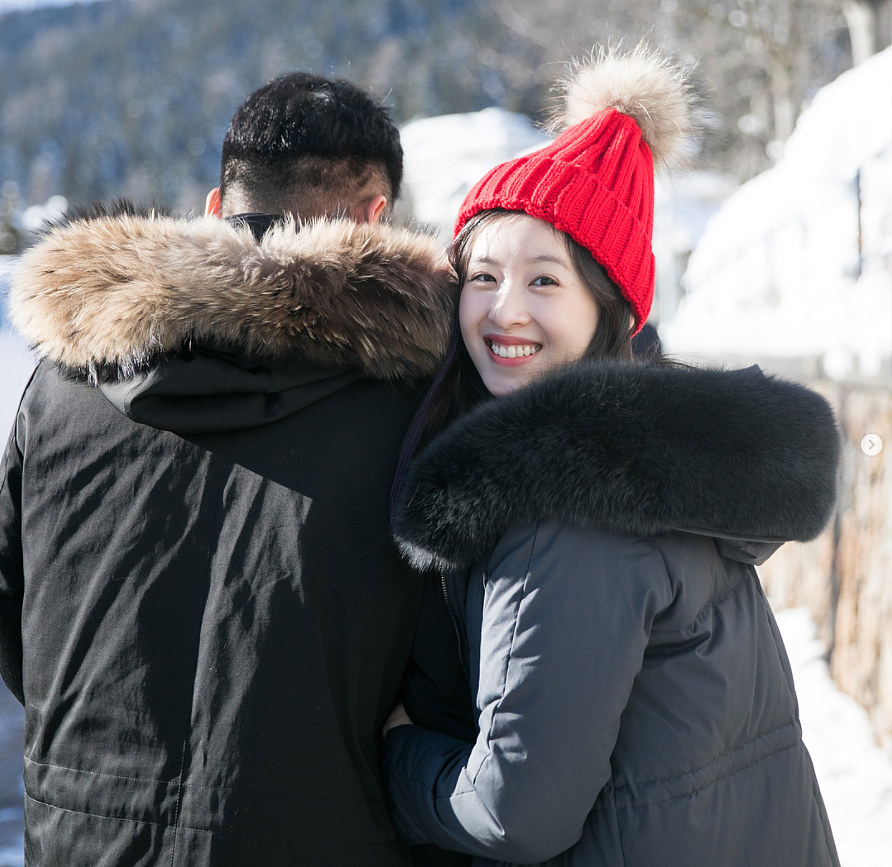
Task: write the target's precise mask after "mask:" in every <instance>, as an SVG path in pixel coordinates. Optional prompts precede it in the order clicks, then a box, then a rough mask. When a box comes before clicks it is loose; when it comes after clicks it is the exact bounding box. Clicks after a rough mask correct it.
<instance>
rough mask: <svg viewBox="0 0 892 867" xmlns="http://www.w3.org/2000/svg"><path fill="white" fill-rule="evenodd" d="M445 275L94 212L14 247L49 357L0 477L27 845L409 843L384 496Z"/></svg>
mask: <svg viewBox="0 0 892 867" xmlns="http://www.w3.org/2000/svg"><path fill="white" fill-rule="evenodd" d="M450 294H451V289H450V287H449V280H448V275H447V273H446V272H445V271H444V270H442V268H441V267H440V264H439V250H438V249H437V247H436V246H435V245H434V244H433V242H432V241H431V240H430V239H428V238H425V237H421V236H416V235H412V234H410V233H408V232H400V231H396V230H393V229H389V228H387V227H368V226H365V227H362V226H355V225H353V224H352V223H348V222H342V223H322V224H316V225H312V226H308V227H305V228H303V229H302V230H301V231H300V232H298V233H295V228H294V226H293V225H285V226H282V227H280V228H278V229H274V230H273V231H271V232H270V233H268V234H267V235H266V236H265V237H264V238H263V240H262V242H260V243H258V242H257V241H256V240H255V239H254V238H253V237H252V236H251V233H250V232H249V231H248V230H247V229H244V228H239V227H238V226H232V225H228V224H226V223H224V222H221V221H217V220H213V219H204V220H196V221H192V222H186V221H178V220H171V219H167V218H152V217H145V218H143V217H128V216H108V217H105V216H101V217H97V218H95V219H87V220H84V221H82V222H78V223H74V224H72V225H69V226H67V227H64V228H59V229H56V230H54V231H53V232H52V233H51V234H50V235H49V236H48V237H47V238H46V239H45V240H43V241H42V242H41V243H40V244H38V246H37V247H36V248H34V249H33V250H32V251H30V252H29V253H28V254H27V256H26V257H25V260H24V263H23V265H22V267H21V268H20V270H19V272H18V274H17V277H16V280H15V282H14V285H13V289H12V293H11V305H10V306H11V312H12V317H13V320H14V322H15V323H16V324H17V326H18V328H19V329H20V331H21V332H22V333H23V334H24V335H25V336H26V337H27V338H28V339H29V340H30V341H31V343H32V344H33V345H34V346H35V347H36V349H37V351H38V352H39V353H40V354H41V355H42V356H43V357H44V359H45V360H44V361H43V362H42V363H41V364H40V365H39V367H38V369H37V371H36V372H35V374H34V376H33V377H32V379H31V381H30V383H29V385H28V387H27V389H26V391H25V394H24V397H23V399H22V403H21V406H20V407H19V411H18V415H17V418H16V423H15V428H14V430H13V432H12V435H11V437H10V439H9V443H8V446H7V448H6V451H5V454H4V456H3V464H2V477H0V600H2V601H0V633H2V642H0V644H2V646H0V652H2V653H0V660H2V673H3V676H4V678H5V680H6V682H7V683H8V684H9V686H10V688H11V689H12V690H13V691H14V692H15V693H16V694H17V695H18V697H19V698H20V700H22V701H23V702H24V704H25V709H26V719H25V798H26V809H25V828H26V863H28V864H29V865H58V867H88V865H89V867H98V865H121V867H123V865H127V867H133V865H149V864H152V865H155V864H164V865H213V867H223V865H232V867H245V865H253V864H257V865H264V867H273V865H332V867H334V865H337V867H344V865H356V867H371V865H381V867H398V865H406V864H411V863H412V856H411V854H410V850H409V849H408V847H407V846H405V844H403V843H402V842H400V841H399V840H398V839H397V837H396V835H395V833H394V831H393V829H392V827H391V824H390V822H389V820H388V816H387V812H386V809H385V805H384V801H383V795H382V789H381V777H380V770H379V763H380V748H381V744H380V735H379V732H380V729H381V725H382V724H383V721H384V719H385V718H386V717H387V714H388V713H389V711H390V710H391V708H392V707H393V705H394V704H395V703H396V701H397V700H398V697H399V693H400V684H401V679H402V677H403V673H404V669H405V666H406V661H407V658H408V655H409V649H410V645H411V641H412V636H413V634H414V628H415V621H416V618H417V613H418V609H419V605H420V595H421V586H422V584H421V582H420V581H419V576H418V575H417V574H416V573H414V572H413V571H412V570H411V569H410V568H409V567H408V566H407V565H406V563H405V562H404V561H401V559H400V558H399V556H398V553H397V551H396V548H395V547H394V545H393V544H392V543H391V541H390V540H389V534H388V514H389V512H388V498H389V494H390V487H391V482H392V478H393V472H394V467H395V464H396V460H397V455H398V453H399V449H400V446H401V442H402V439H403V436H404V432H405V430H406V427H407V425H408V423H409V422H410V421H411V418H412V415H413V412H414V410H415V408H416V403H417V397H418V385H417V384H416V378H417V377H419V376H424V375H428V374H429V373H430V372H431V371H432V370H433V368H434V366H435V364H436V358H437V355H438V353H439V352H440V351H442V349H443V348H444V341H445V338H446V335H447V332H448V325H449V319H450V309H451V298H450ZM90 380H92V383H98V384H99V386H100V387H94V384H92V383H91V382H90Z"/></svg>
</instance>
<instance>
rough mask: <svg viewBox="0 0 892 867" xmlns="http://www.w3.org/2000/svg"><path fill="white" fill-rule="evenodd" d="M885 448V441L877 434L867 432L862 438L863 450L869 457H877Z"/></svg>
mask: <svg viewBox="0 0 892 867" xmlns="http://www.w3.org/2000/svg"><path fill="white" fill-rule="evenodd" d="M882 450H883V441H882V440H881V439H880V438H879V437H878V436H877V435H876V434H867V436H865V437H864V439H862V440H861V451H862V452H864V454H866V455H867V456H868V457H871V458H872V457H875V456H876V455H878V454H879V453H880V452H881V451H882Z"/></svg>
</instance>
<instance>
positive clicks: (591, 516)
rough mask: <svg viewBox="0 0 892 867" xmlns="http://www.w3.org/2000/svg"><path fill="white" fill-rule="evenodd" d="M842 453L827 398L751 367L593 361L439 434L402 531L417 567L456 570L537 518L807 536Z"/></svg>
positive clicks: (762, 536) (828, 500) (408, 487)
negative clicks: (722, 368)
mask: <svg viewBox="0 0 892 867" xmlns="http://www.w3.org/2000/svg"><path fill="white" fill-rule="evenodd" d="M839 455H840V439H839V432H838V430H837V427H836V422H835V419H834V416H833V411H832V410H831V409H830V407H829V405H828V404H827V402H826V401H825V400H824V399H823V398H822V397H820V396H819V395H818V394H816V393H815V392H813V391H810V390H809V389H807V388H804V387H803V386H801V385H797V384H795V383H792V382H788V381H785V380H781V379H776V378H773V377H767V376H764V375H763V374H762V373H761V371H759V369H758V368H756V367H753V368H749V369H747V370H741V371H720V370H691V369H682V368H672V367H662V366H640V365H636V364H617V363H615V362H613V363H611V362H596V363H591V362H584V363H581V364H578V365H576V366H575V367H572V368H568V369H566V370H564V371H561V372H560V373H557V374H553V375H551V376H548V377H546V378H543V379H542V380H540V381H538V382H536V383H535V384H533V385H532V386H530V387H527V388H524V389H522V390H520V391H517V392H515V393H513V394H511V395H508V396H507V397H503V398H500V399H497V400H491V401H488V402H487V403H485V404H484V405H482V406H480V407H478V408H477V409H476V410H474V411H473V412H471V413H469V414H468V415H467V416H465V417H464V418H462V419H460V420H459V421H457V422H456V423H455V424H453V425H452V426H451V427H450V428H448V429H447V430H446V431H445V432H443V433H442V434H440V435H439V436H438V437H437V438H436V439H435V440H434V441H433V442H432V443H431V444H430V445H429V446H428V447H427V448H426V449H425V450H424V452H423V453H422V455H421V456H420V457H419V458H418V459H416V460H415V461H414V462H413V463H412V465H411V466H410V469H409V471H408V473H407V475H406V477H405V479H404V480H403V484H402V488H401V491H400V496H399V501H398V505H397V509H396V512H395V516H394V529H395V532H396V535H397V538H398V541H399V542H400V545H401V547H402V549H403V551H404V553H406V555H407V556H408V557H410V558H411V559H412V560H413V562H415V564H416V565H419V566H430V565H439V566H441V567H446V568H454V567H467V566H468V565H470V564H471V563H473V562H475V561H479V560H482V559H485V558H486V557H487V556H488V555H489V553H490V552H491V551H492V549H493V548H494V547H495V545H496V543H497V542H498V540H499V539H500V538H501V537H502V536H503V535H504V534H505V533H506V532H507V531H508V530H510V529H511V528H513V527H519V526H523V525H525V524H529V523H531V522H533V521H536V520H539V519H545V520H556V521H561V522H564V523H570V524H573V525H576V526H581V527H601V528H605V529H608V530H612V531H616V532H621V533H633V534H640V535H654V534H659V533H663V532H666V531H670V530H681V531H686V532H691V533H697V534H705V535H710V536H716V537H720V538H725V539H737V540H744V539H745V540H758V541H764V542H783V541H788V540H791V539H796V540H800V541H806V540H809V539H812V538H814V537H815V536H817V535H818V534H819V533H820V532H821V530H822V529H823V528H824V526H825V525H826V523H827V522H828V520H829V519H830V516H831V515H832V513H833V510H834V507H835V503H836V485H837V471H838V463H839Z"/></svg>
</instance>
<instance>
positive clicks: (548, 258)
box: [528, 253, 567, 268]
mask: <svg viewBox="0 0 892 867" xmlns="http://www.w3.org/2000/svg"><path fill="white" fill-rule="evenodd" d="M528 261H529V262H534V263H539V262H551V263H552V264H554V265H561V266H563V267H564V268H566V267H567V263H566V262H564V260H563V259H561V258H559V257H558V256H552V255H551V254H550V253H542V254H541V255H539V256H533V257H532V258H531V259H529V260H528Z"/></svg>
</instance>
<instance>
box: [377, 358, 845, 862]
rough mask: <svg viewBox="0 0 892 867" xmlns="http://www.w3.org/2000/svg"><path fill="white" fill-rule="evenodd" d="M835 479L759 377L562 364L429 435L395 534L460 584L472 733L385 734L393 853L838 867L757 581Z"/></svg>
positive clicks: (416, 694)
mask: <svg viewBox="0 0 892 867" xmlns="http://www.w3.org/2000/svg"><path fill="white" fill-rule="evenodd" d="M459 456H460V457H459ZM838 458H839V440H838V434H837V430H836V426H835V423H834V420H833V416H832V412H831V411H830V408H829V407H828V406H827V404H826V402H825V401H824V400H823V399H822V398H820V397H819V396H818V395H816V394H814V393H813V392H810V391H808V390H807V389H804V388H802V387H801V386H798V385H795V384H793V383H789V382H783V381H779V380H774V379H771V378H767V377H764V376H762V375H761V374H760V373H759V372H758V370H757V369H751V370H749V371H741V372H728V373H723V372H719V371H693V370H680V369H673V368H663V367H657V368H653V367H638V366H628V365H615V364H614V365H611V364H606V363H605V364H600V365H598V364H594V365H592V364H588V363H585V364H580V365H578V366H577V367H575V368H572V369H570V370H567V371H565V372H563V373H561V374H559V375H556V376H552V377H549V378H545V379H543V380H541V381H540V382H538V383H535V384H534V385H532V386H530V387H528V388H526V389H523V390H521V391H518V392H515V393H513V394H512V395H510V396H508V397H504V398H500V399H499V400H496V401H493V402H490V403H487V404H486V405H484V406H483V407H480V408H479V409H478V410H476V411H475V412H473V413H471V414H470V415H468V416H466V417H465V418H464V419H462V420H460V421H459V422H458V423H457V424H455V425H454V426H453V427H452V428H451V429H448V430H447V431H446V432H445V433H443V434H442V435H441V436H440V437H439V438H437V439H435V440H434V441H433V442H432V444H431V445H430V446H429V447H428V449H427V450H426V451H425V452H424V453H423V454H422V456H421V457H420V458H419V460H418V461H417V463H416V464H415V465H414V466H413V468H412V469H411V471H410V473H409V474H408V476H407V478H406V479H405V482H404V487H403V492H402V496H401V501H400V508H399V510H398V512H397V516H396V519H395V528H396V531H397V532H398V534H399V536H400V539H401V541H402V543H403V545H404V547H405V549H406V551H408V552H409V553H411V554H412V555H413V556H414V557H415V558H416V559H417V560H418V561H419V562H424V563H431V562H434V563H438V564H439V565H440V566H441V567H442V568H443V569H444V570H450V569H452V570H456V569H457V570H458V571H453V572H448V571H447V572H446V574H447V576H448V580H446V582H445V583H446V585H447V586H448V587H449V594H448V595H449V597H450V599H451V605H452V610H453V612H454V615H455V618H456V629H457V632H458V633H459V634H460V635H463V636H465V640H464V641H463V642H462V644H463V645H464V646H463V648H462V651H463V655H464V657H465V662H466V664H467V668H468V673H469V676H470V682H471V693H472V694H473V696H474V699H475V705H476V707H475V712H476V716H477V730H478V731H477V738H476V742H475V743H474V744H468V743H465V742H463V741H462V740H460V739H458V738H455V737H452V736H449V735H447V734H441V733H437V732H432V731H428V730H426V729H424V728H422V727H420V726H401V727H398V728H395V729H392V730H391V731H390V732H389V733H388V735H387V739H386V744H385V755H386V759H385V776H386V780H387V785H388V787H389V793H390V799H391V807H392V812H393V818H394V824H395V825H396V827H397V828H398V830H399V831H400V832H401V833H402V834H403V836H404V837H405V839H407V840H409V841H410V842H414V843H419V842H423V841H435V842H437V843H439V844H440V845H442V846H446V847H452V848H455V849H457V850H460V851H463V852H468V853H472V854H474V855H476V856H478V858H477V859H475V864H480V865H484V864H492V863H493V861H495V862H498V863H504V862H510V863H523V864H529V863H547V864H548V865H554V867H558V865H561V867H688V865H691V864H702V865H722V867H752V865H758V867H838V859H837V856H836V850H835V847H834V843H833V837H832V833H831V831H830V826H829V823H828V821H827V815H826V812H825V810H824V805H823V802H822V800H821V795H820V792H819V790H818V785H817V781H816V779H815V775H814V770H813V768H812V764H811V760H810V758H809V756H808V753H807V751H806V749H805V747H804V745H803V743H802V739H801V727H800V724H799V719H798V707H797V702H796V694H795V689H794V685H793V679H792V674H791V671H790V666H789V662H788V660H787V657H786V653H785V651H784V647H783V642H782V640H781V637H780V634H779V632H778V629H777V626H776V624H775V622H774V618H773V616H772V613H771V609H770V607H769V605H768V602H767V600H766V599H765V595H764V593H763V592H762V589H761V587H760V585H759V581H758V578H757V576H756V573H755V570H754V566H755V565H757V564H758V563H760V562H762V561H763V560H764V559H765V558H766V557H767V556H768V555H769V554H770V553H771V552H772V551H773V550H774V548H776V547H777V544H778V543H779V542H781V541H783V540H784V539H800V540H805V539H809V538H812V537H813V536H815V535H816V534H817V533H818V532H819V531H820V530H821V528H822V527H823V526H824V524H825V523H826V521H827V520H828V518H829V517H830V515H831V513H832V509H833V506H834V502H835V490H836V472H837V466H838ZM745 539H749V540H753V541H743V540H745ZM471 564H473V565H471ZM468 566H470V570H469V571H467V570H466V569H465V568H463V567H468ZM421 634H422V632H421V631H419V635H421ZM417 655H418V656H419V657H424V656H425V654H424V653H421V652H418V653H417ZM428 657H429V655H428ZM440 668H442V663H441V664H440ZM457 680H458V679H457V677H455V678H453V682H457ZM432 695H433V693H432V692H431V691H430V690H427V691H419V690H410V696H411V697H412V707H411V708H410V712H414V713H416V715H417V716H418V717H419V718H436V715H437V711H436V708H433V709H432V708H431V707H430V705H431V703H432V698H431V696H432ZM447 698H448V696H447ZM453 701H454V698H453ZM449 706H450V705H449V703H448V702H446V707H447V708H448V707H449ZM489 859H492V860H489Z"/></svg>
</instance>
